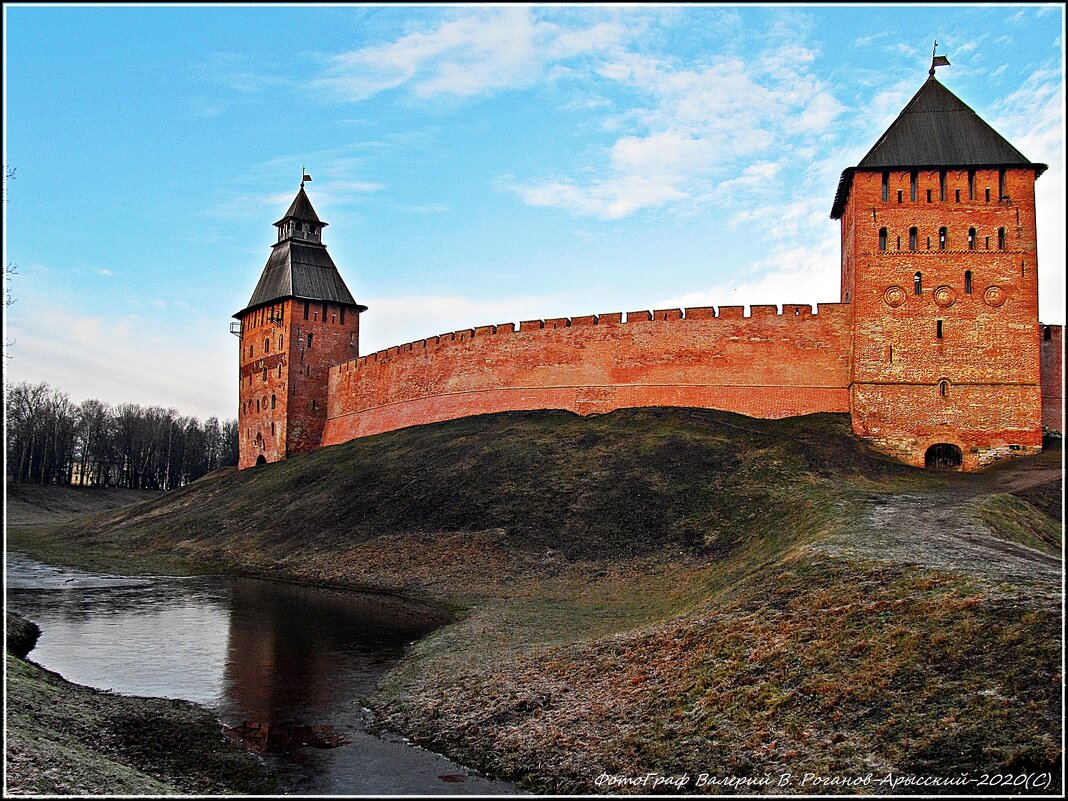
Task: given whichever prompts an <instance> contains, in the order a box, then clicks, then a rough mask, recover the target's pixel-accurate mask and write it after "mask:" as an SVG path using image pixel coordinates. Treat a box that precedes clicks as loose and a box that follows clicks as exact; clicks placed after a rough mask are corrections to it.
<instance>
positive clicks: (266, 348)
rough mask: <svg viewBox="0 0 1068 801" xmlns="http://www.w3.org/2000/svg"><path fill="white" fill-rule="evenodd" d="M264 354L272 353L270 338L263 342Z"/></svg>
mask: <svg viewBox="0 0 1068 801" xmlns="http://www.w3.org/2000/svg"><path fill="white" fill-rule="evenodd" d="M263 352H264V353H270V352H271V338H270V337H266V338H264V340H263Z"/></svg>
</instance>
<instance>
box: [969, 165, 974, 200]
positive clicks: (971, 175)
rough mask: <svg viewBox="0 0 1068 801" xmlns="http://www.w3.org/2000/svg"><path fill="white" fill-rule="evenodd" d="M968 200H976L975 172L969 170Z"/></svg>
mask: <svg viewBox="0 0 1068 801" xmlns="http://www.w3.org/2000/svg"><path fill="white" fill-rule="evenodd" d="M968 200H975V170H968Z"/></svg>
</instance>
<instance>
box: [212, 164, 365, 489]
mask: <svg viewBox="0 0 1068 801" xmlns="http://www.w3.org/2000/svg"><path fill="white" fill-rule="evenodd" d="M274 225H275V227H276V228H277V229H278V236H277V241H276V242H275V244H274V245H273V247H272V250H271V255H270V257H269V258H268V259H267V264H266V266H264V268H263V272H262V273H261V275H260V280H259V283H258V284H257V285H256V289H255V291H254V292H253V293H252V297H251V298H250V299H249V302H248V305H247V306H246V307H245V308H244V309H242V310H241V311H239V312H238V313H237V314H235V315H234V317H235V318H236V319H237V320H238V321H239V322H237V323H235V324H233V325H232V326H231V330H232V331H233V332H234V333H236V334H237V335H238V336H239V337H240V339H241V346H240V359H239V371H240V373H239V375H240V391H239V393H238V394H239V401H240V402H239V407H238V427H239V437H238V439H239V446H240V460H239V462H238V466H239V467H241V468H245V467H251V466H253V465H256V464H263V463H266V462H276V461H279V460H281V459H285V458H286V457H288V456H292V455H294V454H297V453H301V452H303V451H307V450H311V449H312V448H315V447H318V445H319V444H320V442H321V440H322V433H323V425H324V423H325V422H326V405H327V371H328V370H329V369H330V367H331V366H332V365H335V364H338V363H340V362H343V361H346V360H347V359H352V358H354V357H355V356H357V355H358V354H359V341H360V313H361V312H363V311H365V310H366V309H367V307H366V306H362V305H360V304H358V303H357V302H356V301H355V300H354V299H353V297H352V293H350V292H349V290H348V287H346V286H345V282H344V280H342V278H341V274H340V273H339V272H338V269H337V267H336V266H335V265H334V262H333V260H332V259H331V258H330V254H329V253H327V250H326V245H324V244H323V242H322V231H323V228H325V227H326V225H327V223H325V222H323V221H322V220H320V219H319V216H318V215H317V214H316V213H315V209H314V208H312V204H311V201H310V200H309V199H308V195H307V193H306V192H305V191H304V182H303V181H301V184H300V190H299V191H298V192H297V196H296V197H295V198H294V199H293V202H292V203H291V204H290V206H289V209H288V210H287V211H286V213H285V214H284V215H283V216H282V219H280V220H279V221H278V222H276V223H275V224H274Z"/></svg>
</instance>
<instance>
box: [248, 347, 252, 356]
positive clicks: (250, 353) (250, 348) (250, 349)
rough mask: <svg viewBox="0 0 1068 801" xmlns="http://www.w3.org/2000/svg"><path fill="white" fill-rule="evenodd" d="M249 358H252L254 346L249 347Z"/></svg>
mask: <svg viewBox="0 0 1068 801" xmlns="http://www.w3.org/2000/svg"><path fill="white" fill-rule="evenodd" d="M248 357H249V358H250V359H251V358H252V345H249V346H248Z"/></svg>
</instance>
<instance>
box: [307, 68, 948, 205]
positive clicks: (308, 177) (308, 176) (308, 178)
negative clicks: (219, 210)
mask: <svg viewBox="0 0 1068 801" xmlns="http://www.w3.org/2000/svg"><path fill="white" fill-rule="evenodd" d="M946 63H947V64H948V63H949V62H948V61H947V62H946ZM310 180H311V176H310V175H308V171H307V169H306V168H304V167H303V166H302V167H301V168H300V188H301V189H303V188H304V182H305V181H310Z"/></svg>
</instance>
